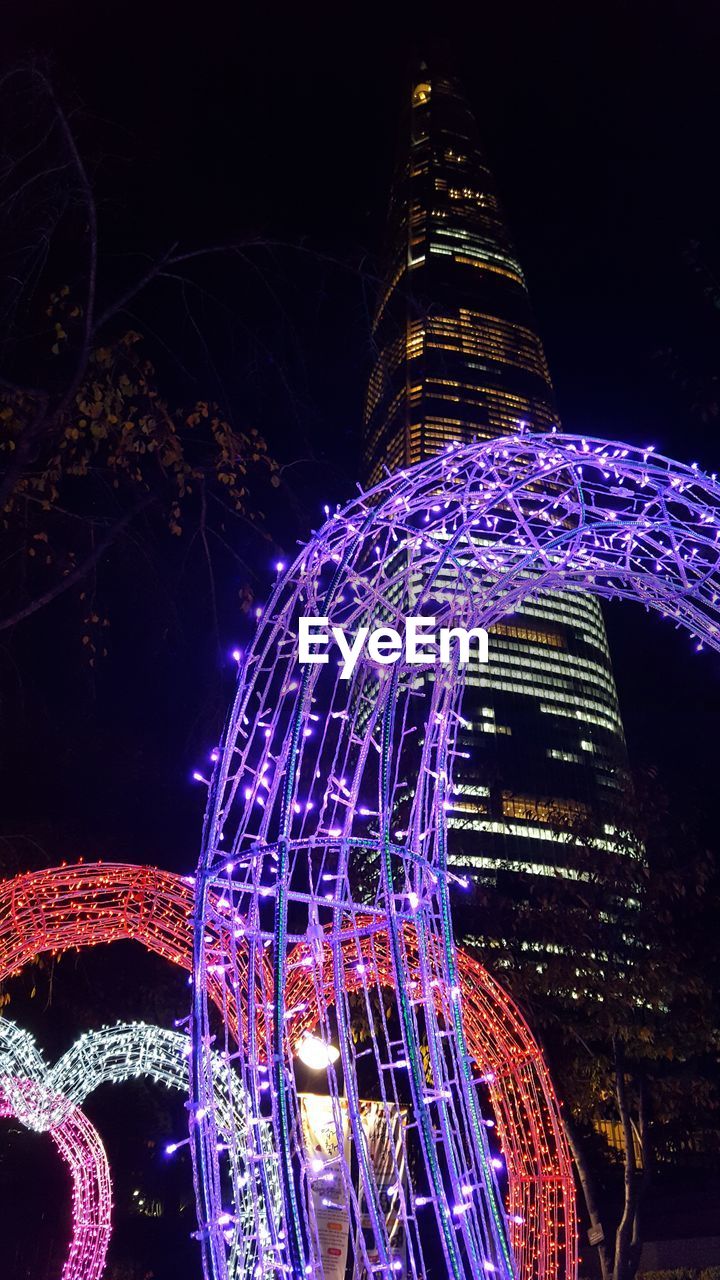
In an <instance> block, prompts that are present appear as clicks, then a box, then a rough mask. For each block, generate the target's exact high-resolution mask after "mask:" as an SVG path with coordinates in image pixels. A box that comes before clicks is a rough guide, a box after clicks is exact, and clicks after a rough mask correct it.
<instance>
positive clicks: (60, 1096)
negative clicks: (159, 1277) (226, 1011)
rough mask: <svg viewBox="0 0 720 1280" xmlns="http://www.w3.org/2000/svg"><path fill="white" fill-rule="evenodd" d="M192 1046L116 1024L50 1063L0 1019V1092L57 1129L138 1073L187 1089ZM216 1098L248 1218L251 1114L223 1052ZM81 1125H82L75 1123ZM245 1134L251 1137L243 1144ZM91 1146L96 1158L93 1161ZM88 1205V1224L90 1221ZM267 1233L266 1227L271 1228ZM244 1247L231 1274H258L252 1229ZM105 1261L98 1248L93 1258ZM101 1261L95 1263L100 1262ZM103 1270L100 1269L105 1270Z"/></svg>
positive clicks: (244, 1235) (28, 1119) (265, 1135)
mask: <svg viewBox="0 0 720 1280" xmlns="http://www.w3.org/2000/svg"><path fill="white" fill-rule="evenodd" d="M191 1048H192V1045H191V1043H190V1040H189V1039H188V1037H187V1035H181V1034H180V1033H179V1032H177V1031H168V1030H165V1029H164V1028H162V1027H155V1026H152V1025H149V1024H148V1023H145V1022H135V1023H121V1022H119V1023H117V1024H116V1025H115V1026H109V1027H101V1028H100V1029H98V1030H93V1031H87V1032H85V1033H84V1034H83V1035H82V1036H80V1038H79V1039H78V1040H76V1041H75V1043H74V1044H73V1045H72V1047H71V1048H70V1049H68V1051H67V1053H65V1054H63V1056H62V1058H60V1060H59V1061H58V1062H56V1063H55V1065H54V1066H52V1067H50V1066H48V1064H47V1063H46V1062H45V1060H44V1058H43V1056H42V1054H41V1053H40V1051H39V1050H38V1048H37V1045H36V1043H35V1040H34V1039H33V1037H32V1036H31V1035H30V1034H29V1033H28V1032H27V1031H24V1030H22V1029H21V1028H20V1027H18V1026H17V1025H16V1024H15V1023H13V1022H11V1021H10V1020H9V1019H8V1018H0V1094H2V1095H3V1096H4V1097H5V1098H6V1100H7V1101H8V1104H9V1105H10V1106H11V1107H12V1110H13V1113H14V1115H15V1116H16V1117H17V1119H18V1120H19V1121H20V1122H21V1123H22V1124H24V1125H25V1126H26V1127H27V1128H31V1129H34V1130H36V1131H37V1132H39V1133H45V1132H48V1131H52V1132H54V1131H55V1130H56V1129H57V1128H58V1127H59V1126H61V1125H62V1124H63V1123H64V1121H65V1119H66V1118H68V1117H70V1116H72V1115H74V1114H75V1113H76V1112H77V1109H78V1107H80V1106H81V1105H82V1103H83V1102H84V1101H85V1099H86V1098H87V1097H88V1096H89V1094H91V1093H93V1092H94V1091H95V1089H97V1088H98V1087H99V1086H100V1085H102V1084H108V1083H110V1084H121V1083H122V1082H124V1081H126V1080H135V1079H139V1078H140V1077H145V1078H150V1079H152V1080H154V1081H155V1082H156V1083H159V1084H162V1085H164V1086H165V1087H166V1088H168V1089H178V1090H180V1091H181V1092H183V1093H187V1092H188V1087H189V1067H188V1058H189V1055H190V1051H191ZM213 1065H214V1070H215V1072H216V1084H217V1090H216V1092H217V1097H218V1105H219V1108H220V1113H221V1119H222V1123H223V1125H224V1126H225V1127H227V1128H232V1131H233V1133H234V1134H235V1135H236V1145H237V1155H238V1159H239V1161H240V1164H239V1166H238V1170H237V1182H238V1186H239V1188H240V1198H239V1200H238V1201H237V1202H236V1204H234V1205H233V1214H232V1220H233V1223H234V1224H236V1223H238V1222H242V1220H243V1218H244V1217H245V1218H247V1217H248V1215H249V1212H250V1209H251V1200H250V1186H251V1185H252V1181H253V1179H254V1178H255V1177H256V1172H255V1169H254V1168H253V1166H252V1164H251V1163H250V1162H249V1160H248V1158H247V1154H248V1153H247V1136H248V1117H247V1108H246V1106H245V1100H244V1099H243V1097H242V1093H241V1090H240V1088H239V1084H238V1081H237V1079H236V1077H235V1073H234V1072H233V1070H232V1068H231V1067H229V1066H228V1064H227V1063H226V1062H225V1060H224V1059H223V1058H221V1057H220V1056H219V1055H217V1056H216V1057H215V1059H214V1064H213ZM74 1123H77V1122H74ZM243 1136H244V1139H245V1142H244V1145H243ZM260 1145H261V1149H263V1150H264V1151H266V1152H269V1150H270V1134H269V1132H268V1128H267V1126H264V1127H263V1128H262V1130H261V1133H260ZM92 1155H93V1153H92V1151H90V1157H91V1158H92ZM269 1192H270V1208H271V1210H272V1211H273V1212H275V1213H277V1211H278V1206H279V1187H278V1185H277V1179H274V1180H272V1181H271V1184H270V1187H269ZM102 1207H103V1206H102V1204H101V1203H100V1202H99V1201H98V1203H97V1204H96V1206H95V1212H96V1216H98V1229H100V1226H101V1222H102ZM88 1214H89V1210H88V1209H87V1208H86V1210H85V1211H84V1221H86V1222H87V1223H88V1224H89V1216H88ZM265 1235H267V1227H266V1228H265ZM233 1239H234V1240H236V1241H237V1248H238V1252H237V1254H236V1256H235V1257H234V1259H233V1271H234V1273H237V1274H238V1275H251V1274H253V1273H254V1270H255V1265H256V1259H255V1251H254V1246H253V1238H252V1234H251V1233H250V1232H249V1231H247V1230H246V1231H244V1232H243V1231H236V1230H234V1232H233ZM98 1258H99V1253H98V1254H97V1255H95V1259H98ZM95 1265H96V1261H95V1260H94V1261H93V1267H95ZM101 1273H102V1268H101V1270H100V1272H99V1274H101Z"/></svg>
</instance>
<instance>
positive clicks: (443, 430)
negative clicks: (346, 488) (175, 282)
mask: <svg viewBox="0 0 720 1280" xmlns="http://www.w3.org/2000/svg"><path fill="white" fill-rule="evenodd" d="M407 117H408V118H407V123H406V129H405V140H404V145H403V147H402V150H401V155H400V162H399V166H398V171H397V174H396V179H395V183H394V188H393V194H392V200H391V209H390V222H389V252H388V258H387V265H386V271H385V278H384V282H383V286H382V290H381V296H380V298H379V302H378V307H377V314H376V319H375V341H376V351H377V356H376V360H375V365H374V368H373V370H372V374H371V377H370V381H369V386H368V394H367V404H366V415H365V428H364V471H365V479H366V481H368V482H371V483H374V482H375V481H376V480H378V479H379V478H380V477H381V475H382V474H383V473H384V468H387V469H388V470H390V471H394V470H396V469H397V468H398V467H401V466H406V465H408V464H411V463H414V462H418V461H420V460H422V459H423V458H427V457H429V456H431V455H432V454H435V453H437V452H438V451H439V450H441V449H442V448H444V447H446V446H447V445H448V444H449V443H451V442H453V441H457V442H468V441H471V440H473V439H487V438H488V437H491V436H501V435H505V434H508V433H510V432H513V433H514V432H517V430H518V429H519V428H520V426H521V425H522V424H526V425H527V426H528V427H529V428H532V429H533V430H536V431H537V430H541V431H543V430H550V429H552V428H553V427H554V426H555V425H556V424H557V423H558V417H557V411H556V408H555V402H554V396H553V389H552V384H551V381H550V375H549V372H548V367H547V363H546V360H545V354H544V351H543V347H542V343H541V341H540V338H539V336H538V334H537V333H536V332H535V328H534V325H533V318H532V313H531V309H530V304H529V299H528V293H527V287H526V283H525V277H524V275H523V271H522V267H521V266H520V263H519V262H518V259H517V256H516V253H515V249H514V247H513V244H512V241H511V239H510V235H509V233H508V230H507V227H506V224H505V220H504V217H503V213H502V210H501V207H500V204H499V201H498V197H497V193H496V190H495V184H494V181H493V177H492V174H491V173H490V170H489V168H488V164H487V160H486V158H485V155H484V153H483V151H482V150H481V148H480V146H479V143H478V139H477V131H476V125H475V120H474V118H473V116H472V113H471V111H470V109H469V107H468V104H467V102H466V101H465V99H464V97H463V94H462V91H461V89H460V87H459V85H458V84H457V82H456V81H455V80H453V79H449V78H447V77H443V76H436V75H433V76H431V75H430V74H429V73H428V72H427V71H426V69H424V68H423V69H422V71H421V72H420V73H419V74H418V75H417V76H416V77H415V79H414V82H413V85H412V91H411V99H410V102H409V103H408V107H407ZM468 685H469V693H468V695H467V697H466V701H465V704H464V715H465V718H466V719H467V721H468V723H469V726H470V727H469V728H468V729H467V730H465V731H464V735H463V737H464V742H463V749H464V750H465V751H466V752H467V755H468V763H467V766H466V768H465V769H464V771H463V774H462V776H461V777H460V778H459V779H457V780H458V781H459V782H460V784H461V791H460V794H459V795H457V796H456V797H455V803H454V804H453V809H452V811H451V812H450V814H449V818H448V820H449V825H450V830H451V845H450V853H451V859H450V860H451V862H454V863H455V864H456V867H457V869H458V871H460V870H466V871H468V872H470V873H472V874H473V875H474V876H479V877H480V878H482V879H490V880H497V879H498V878H499V877H501V878H502V880H503V882H504V883H507V884H508V886H509V887H510V888H511V889H512V888H513V886H514V887H515V889H517V890H520V892H522V883H523V880H524V879H525V878H526V877H527V876H528V875H529V874H530V875H538V874H539V875H543V874H550V873H551V871H552V869H554V868H556V867H558V866H560V865H561V864H562V863H563V862H564V861H565V860H566V855H565V857H564V855H563V844H562V842H558V840H557V836H556V830H557V827H558V826H563V825H571V826H576V825H577V823H578V821H580V820H582V819H583V818H584V817H585V816H586V817H588V818H592V819H594V820H595V821H596V822H597V821H598V820H599V822H600V824H601V826H602V825H603V824H604V823H607V825H608V828H609V829H608V831H606V832H605V833H604V834H605V835H610V834H611V830H610V829H611V827H612V815H613V807H614V804H615V802H616V800H617V797H618V794H619V790H620V788H621V787H622V786H623V782H624V773H625V769H626V751H625V741H624V736H623V729H622V723H621V719H620V713H619V708H618V699H617V692H616V689H615V682H614V679H613V673H612V667H611V662H610V655H609V651H608V644H607V638H606V633H605V625H604V622H603V617H602V613H601V610H600V606H599V604H598V603H597V601H596V600H595V599H593V598H592V597H590V596H586V595H580V594H576V593H570V592H567V593H562V594H555V595H552V596H548V595H545V596H542V597H539V598H537V599H536V600H533V601H531V602H528V603H527V604H526V605H524V607H523V608H522V609H521V610H518V611H517V612H516V613H515V614H513V616H512V617H509V618H508V619H507V620H506V621H504V622H503V623H502V624H500V625H498V626H497V627H496V628H495V629H494V632H493V634H492V635H491V638H490V662H489V665H488V666H486V667H481V666H479V665H478V666H476V667H475V669H474V670H473V671H472V672H471V673H470V675H469V680H468ZM598 843H599V847H600V849H601V848H602V843H603V833H602V832H601V836H600V839H599V842H598ZM565 848H566V846H565Z"/></svg>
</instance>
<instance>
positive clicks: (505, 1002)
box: [0, 863, 575, 1280]
mask: <svg viewBox="0 0 720 1280" xmlns="http://www.w3.org/2000/svg"><path fill="white" fill-rule="evenodd" d="M218 901H219V904H220V905H219V912H220V920H221V923H220V926H219V928H218V929H213V928H212V927H208V929H207V930H206V932H205V935H204V936H205V940H206V942H205V945H206V946H207V948H208V960H207V965H208V967H209V968H210V967H211V968H212V972H210V973H209V974H208V981H209V982H210V989H211V992H212V995H213V999H214V1001H215V1002H216V1004H217V1006H218V1007H219V1009H220V1010H222V1011H223V1014H224V1016H225V1017H226V1018H227V1019H228V1021H229V1023H230V1025H231V1032H232V1038H233V1041H234V1040H235V1037H236V1035H237V1020H236V1014H235V1009H236V1008H237V1006H236V1003H235V1001H234V999H233V989H232V984H231V983H230V982H228V981H227V970H226V967H225V966H226V965H227V962H228V957H233V956H234V954H235V952H234V950H233V948H234V947H235V946H236V945H241V944H242V933H241V929H242V925H238V926H237V927H236V928H234V929H233V930H232V934H233V939H232V941H231V940H230V938H229V936H228V919H227V917H228V911H227V906H226V905H223V903H222V895H220V896H219V899H218ZM193 902H194V888H193V882H192V877H181V876H178V875H175V874H172V873H169V872H163V871H159V870H156V869H155V868H152V867H137V866H128V865H125V864H121V863H98V864H84V865H79V866H73V867H67V866H63V867H58V868H53V869H50V870H48V871H39V872H30V873H28V874H25V875H21V876H17V877H16V878H14V879H12V880H8V881H5V882H4V883H2V884H0V981H4V980H5V979H7V978H8V977H10V976H11V975H13V974H17V973H19V972H20V971H21V970H22V968H23V967H24V966H26V965H27V964H29V963H30V962H31V961H32V960H33V959H34V958H35V957H36V956H38V955H40V954H42V953H48V952H50V953H61V952H63V951H66V950H70V949H74V948H79V947H86V946H94V945H100V944H103V943H110V942H116V941H121V940H124V939H133V940H135V941H137V942H139V943H141V944H142V945H144V946H145V947H147V948H148V950H150V951H153V952H155V953H157V954H159V955H162V956H164V957H165V958H166V959H167V960H169V961H171V962H172V963H173V964H177V965H179V966H181V967H182V968H185V969H186V970H189V969H190V967H191V960H192V930H191V917H192V909H193ZM236 932H237V933H238V934H239V935H240V936H239V938H238V939H237V940H236V939H235V938H234V934H235V933H236ZM306 945H307V944H306V943H303V944H301V945H300V947H299V948H298V950H297V952H296V953H295V955H294V957H292V958H291V959H290V963H289V974H288V986H287V992H286V995H287V1002H288V1009H294V1010H295V1012H294V1014H293V1015H292V1017H291V1018H289V1019H288V1026H289V1028H290V1032H291V1034H292V1036H293V1039H294V1040H295V1039H296V1038H297V1037H298V1036H299V1035H300V1034H301V1033H302V1031H303V1029H305V1028H306V1027H308V1028H309V1027H310V1026H311V1025H312V1022H313V1016H312V1015H313V1010H312V1002H311V1001H309V999H308V986H307V983H308V976H309V975H310V974H312V972H313V970H312V969H310V968H309V967H308V965H307V964H306V963H305V962H306V960H307V955H306ZM346 945H347V946H348V948H349V950H348V952H347V953H346V960H347V963H348V965H349V966H350V973H352V972H353V969H352V951H353V948H354V946H355V944H354V942H353V941H352V940H349V941H348V942H347V944H346ZM372 945H373V952H372V954H371V950H370V938H369V937H368V939H367V940H362V941H361V947H362V954H363V960H364V962H366V963H372V964H373V965H376V966H377V981H378V984H379V988H380V989H387V987H389V986H390V985H391V980H392V971H391V965H389V963H388V952H387V935H383V933H382V931H375V932H374V934H373V937H372ZM322 955H323V959H324V962H325V963H327V960H328V958H329V949H328V948H327V946H326V945H325V944H324V943H323V944H322ZM241 958H242V953H241V952H238V960H241ZM243 963H244V961H243ZM358 963H359V964H360V963H363V961H358ZM459 968H460V983H461V985H462V987H463V991H464V995H465V1018H466V1023H467V1036H468V1041H469V1044H470V1046H471V1049H472V1051H473V1053H474V1054H475V1055H476V1057H477V1060H478V1062H479V1063H481V1064H482V1069H483V1072H484V1073H485V1074H487V1075H488V1081H487V1087H488V1089H489V1092H490V1096H491V1101H492V1105H493V1109H494V1113H495V1116H496V1118H497V1122H498V1129H499V1133H500V1137H501V1146H502V1149H503V1152H504V1153H505V1155H506V1159H507V1170H508V1182H509V1193H510V1205H511V1210H510V1211H511V1215H512V1217H513V1218H524V1219H525V1221H524V1222H520V1221H518V1222H511V1227H512V1230H513V1235H514V1244H515V1248H516V1251H517V1254H518V1258H519V1259H520V1260H521V1275H522V1276H523V1280H532V1278H533V1277H534V1276H537V1275H539V1274H543V1275H544V1276H546V1277H548V1280H556V1278H557V1280H560V1277H561V1274H562V1268H563V1267H564V1266H569V1269H570V1271H569V1273H570V1274H572V1260H573V1258H574V1253H573V1249H574V1241H575V1219H574V1200H573V1192H572V1168H571V1163H570V1157H569V1153H568V1150H567V1146H566V1144H565V1141H564V1136H563V1133H562V1123H561V1119H560V1112H559V1107H558V1103H557V1100H556V1097H555V1094H554V1092H553V1089H552V1085H551V1084H550V1081H549V1080H548V1077H547V1072H546V1070H545V1067H544V1064H543V1061H542V1056H541V1054H540V1051H539V1049H538V1047H537V1044H536V1043H535V1041H534V1040H533V1038H532V1036H531V1034H530V1032H529V1031H528V1029H527V1027H526V1026H525V1024H524V1022H523V1020H522V1018H521V1016H520V1014H519V1013H518V1011H517V1009H516V1008H515V1007H514V1005H513V1003H512V1001H510V1000H509V998H508V997H507V996H506V994H505V993H504V992H503V991H502V990H501V988H500V987H498V985H497V984H496V983H495V982H494V981H493V980H492V979H491V978H490V976H489V974H488V973H487V972H486V970H484V969H483V968H482V967H481V966H480V965H478V964H476V963H475V962H474V961H473V960H471V958H470V957H468V956H466V955H464V954H463V953H460V955H459ZM262 973H263V974H264V978H263V982H264V984H265V987H266V992H267V994H268V996H270V995H271V994H272V975H271V973H269V972H268V969H267V965H263V966H262ZM232 974H233V976H234V974H235V970H234V969H233V970H232ZM240 1007H241V1008H245V1007H246V1000H245V996H244V994H243V998H242V999H241V1002H240ZM263 1031H264V1015H263V1016H262V1017H260V1018H259V1026H258V1032H257V1035H256V1040H255V1044H256V1049H257V1052H258V1060H259V1063H260V1064H261V1065H262V1064H263V1063H264V1062H265V1061H266V1053H265V1045H264V1042H263V1041H262V1039H261V1036H262V1033H263ZM243 1035H244V1038H245V1039H248V1027H247V1024H246V1023H244V1030H243ZM262 1074H263V1073H261V1075H262ZM264 1078H265V1079H266V1078H267V1077H266V1075H265V1076H264ZM221 1111H222V1107H221Z"/></svg>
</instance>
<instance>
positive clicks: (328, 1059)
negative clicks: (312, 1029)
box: [295, 1035, 340, 1071]
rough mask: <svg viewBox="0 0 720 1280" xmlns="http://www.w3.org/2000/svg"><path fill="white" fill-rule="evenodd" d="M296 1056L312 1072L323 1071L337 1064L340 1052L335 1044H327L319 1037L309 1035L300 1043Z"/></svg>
mask: <svg viewBox="0 0 720 1280" xmlns="http://www.w3.org/2000/svg"><path fill="white" fill-rule="evenodd" d="M295 1056H296V1057H298V1058H299V1059H300V1061H301V1062H302V1063H304V1064H305V1066H306V1067H309V1068H310V1070H311V1071H322V1070H323V1068H324V1067H329V1066H330V1065H331V1064H332V1063H333V1062H337V1060H338V1058H339V1057H340V1050H339V1049H336V1048H335V1045H334V1044H326V1042H325V1041H324V1040H321V1039H320V1037H319V1036H311V1035H307V1036H303V1038H302V1040H301V1041H300V1043H299V1045H298V1047H297V1049H296V1050H295Z"/></svg>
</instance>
